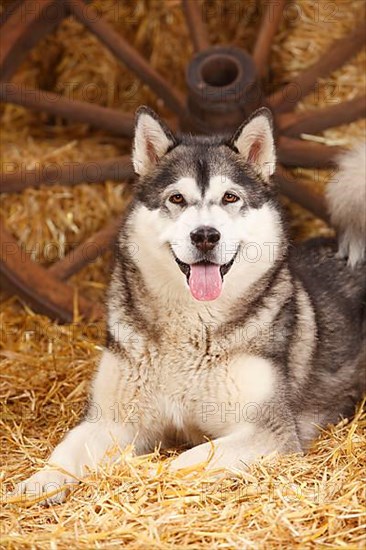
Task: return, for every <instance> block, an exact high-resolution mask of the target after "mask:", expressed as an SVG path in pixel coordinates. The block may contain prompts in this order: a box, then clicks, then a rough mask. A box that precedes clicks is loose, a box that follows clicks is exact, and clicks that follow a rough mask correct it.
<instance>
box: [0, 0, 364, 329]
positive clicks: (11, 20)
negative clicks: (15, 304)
mask: <svg viewBox="0 0 366 550" xmlns="http://www.w3.org/2000/svg"><path fill="white" fill-rule="evenodd" d="M284 6H285V0H273V1H271V2H267V7H266V12H265V14H264V16H263V20H262V23H261V27H260V30H259V33H258V37H257V40H256V43H255V45H254V48H253V51H252V54H251V55H249V53H247V52H245V51H243V50H241V49H239V48H235V47H231V46H229V47H221V46H211V45H210V41H209V37H208V33H207V30H206V27H205V24H204V22H203V18H202V14H201V12H200V7H199V3H198V2H197V1H196V0H182V7H183V9H184V13H185V17H186V20H187V25H188V28H189V33H190V37H191V40H192V43H193V46H194V50H195V52H196V53H195V56H194V57H193V59H192V61H191V63H190V64H189V65H188V68H187V84H188V90H189V92H188V97H184V96H183V95H182V93H181V92H180V91H179V90H177V89H175V88H174V86H173V84H171V83H169V82H167V81H166V80H165V79H164V78H163V77H162V76H161V75H160V74H159V73H158V72H157V71H155V70H154V69H153V68H152V67H151V66H150V64H149V63H148V62H147V61H146V60H145V59H144V58H143V57H142V56H141V55H140V54H139V53H138V52H137V51H136V50H135V49H134V48H133V47H132V46H130V44H129V43H128V42H127V41H126V40H125V39H124V38H123V37H122V36H120V35H119V34H118V33H117V32H116V31H114V30H113V28H112V27H111V26H110V25H109V24H108V23H107V22H105V21H104V20H103V18H101V17H100V16H99V14H98V13H97V12H96V11H95V9H94V8H93V7H91V6H90V5H87V4H86V3H84V1H83V0H25V1H23V2H21V1H19V0H18V1H15V2H14V3H13V4H12V6H11V8H10V10H9V12H8V13H7V15H6V16H5V18H4V21H3V25H2V33H1V53H0V67H1V74H2V77H1V81H0V99H1V100H2V101H5V102H10V103H15V104H18V105H22V106H24V107H28V108H30V109H34V110H39V111H44V112H48V113H51V114H54V115H59V116H62V117H64V118H65V119H70V120H73V121H80V122H83V123H88V124H90V125H91V126H94V127H97V128H100V129H104V130H107V131H109V132H111V133H114V134H118V135H121V136H126V137H131V136H132V132H133V116H132V115H130V114H123V113H121V112H120V111H117V110H114V109H110V108H106V107H99V106H95V105H91V104H88V103H84V102H81V101H75V100H70V99H67V98H65V97H62V96H60V95H57V94H51V93H50V92H48V91H47V93H45V92H42V90H39V89H37V90H33V89H29V88H23V87H21V86H17V85H15V84H13V83H12V82H11V77H12V75H13V73H14V72H15V70H16V68H17V67H18V65H19V63H20V62H21V60H22V59H23V58H24V56H25V55H26V53H27V52H28V51H29V50H30V49H31V48H32V47H33V46H34V45H35V44H36V43H37V42H38V41H39V40H40V39H41V38H42V37H43V36H45V35H46V34H47V33H49V32H51V31H52V30H53V29H54V28H55V27H56V26H57V25H58V24H59V23H60V22H61V21H62V20H63V18H64V17H66V16H68V15H70V14H71V15H73V16H74V17H75V18H76V19H77V20H78V21H79V22H81V23H82V24H84V25H85V26H86V27H87V28H88V29H89V30H90V31H91V32H92V33H94V34H95V35H96V36H97V37H98V38H99V39H100V41H101V42H102V43H103V44H104V45H105V46H106V47H107V48H108V49H109V50H110V51H111V52H112V53H113V54H114V55H115V56H116V57H117V58H118V60H119V61H121V62H122V63H124V64H125V65H126V66H127V67H128V68H129V69H131V70H132V71H133V72H134V73H135V74H136V75H137V76H138V77H139V78H140V79H141V80H142V81H143V82H144V83H145V84H147V85H148V86H149V87H150V88H151V90H153V91H154V92H155V93H156V94H157V95H158V96H159V97H160V98H162V100H163V101H164V104H165V105H166V107H167V108H169V109H170V110H171V111H172V113H173V114H174V118H173V119H172V120H171V123H172V125H173V126H174V127H175V128H182V129H184V130H193V131H196V132H201V133H209V132H214V131H216V132H217V131H222V130H232V129H233V128H235V127H236V126H237V125H238V124H240V123H241V122H242V120H243V118H244V117H245V116H246V115H248V114H250V112H252V111H253V110H254V109H255V108H257V107H259V106H260V105H267V106H268V107H270V108H271V109H272V111H273V113H274V116H275V124H276V130H277V147H278V156H279V161H280V165H279V167H278V170H277V180H278V183H279V186H280V189H281V191H282V192H283V193H284V194H285V195H287V196H288V197H289V198H290V199H292V200H294V201H296V202H298V203H299V204H301V205H302V206H303V207H305V208H307V209H308V210H310V211H311V212H313V213H314V214H315V215H316V216H318V217H320V218H323V219H325V220H326V219H327V214H326V210H325V205H324V201H323V199H322V197H320V196H317V195H316V193H314V192H312V191H311V190H309V188H308V187H307V186H306V184H305V183H303V182H301V181H299V180H296V181H293V180H291V178H289V177H288V176H287V175H286V173H285V170H284V168H283V167H284V166H302V167H319V168H320V167H326V166H329V165H331V164H332V163H334V158H335V156H336V155H337V154H338V153H339V152H340V148H339V147H327V146H325V145H321V144H316V143H306V142H304V141H302V140H300V139H299V136H300V134H301V133H305V132H308V133H309V132H319V131H322V130H324V129H326V128H329V127H333V126H337V125H339V124H343V123H346V122H351V121H354V120H356V119H358V118H361V117H363V116H365V105H366V102H365V97H364V96H363V97H360V98H356V99H354V100H352V101H348V102H345V103H341V104H337V105H334V106H331V107H328V108H324V109H316V110H312V111H309V112H306V113H295V112H294V109H295V107H296V105H297V103H298V102H299V101H300V100H301V99H302V98H303V97H304V96H306V95H307V94H308V93H309V92H310V91H311V90H313V89H314V87H315V86H316V84H317V81H318V79H319V78H321V77H324V76H326V75H327V74H329V73H330V72H331V71H334V70H335V69H337V68H338V67H340V66H342V65H343V64H344V63H345V62H346V61H347V60H348V59H349V58H350V57H351V56H353V55H354V54H355V53H356V52H357V51H358V50H359V49H360V48H361V47H362V46H363V45H364V43H365V38H366V28H365V26H364V24H363V23H361V24H360V26H359V27H357V28H355V29H354V30H353V32H352V33H351V34H350V35H347V36H346V37H345V38H343V39H340V40H337V41H336V42H334V43H333V44H332V46H331V47H330V48H329V50H328V51H327V52H326V53H325V54H324V55H323V57H322V58H321V59H320V60H319V61H318V62H317V63H315V64H314V65H313V66H312V67H310V68H309V69H307V70H305V71H303V72H302V73H300V74H299V75H298V76H297V77H296V78H295V79H294V80H293V81H292V82H290V83H288V84H287V85H285V86H284V87H283V88H281V89H279V90H278V91H276V92H275V93H274V94H273V95H270V96H269V97H264V95H263V93H262V89H261V80H262V79H263V77H264V76H265V75H266V74H267V70H268V61H269V56H270V51H271V47H272V43H273V39H274V36H275V34H276V32H277V29H278V27H279V24H280V22H281V18H282V14H283V9H284ZM93 166H94V167H95V166H97V168H98V169H97V171H96V170H88V163H84V164H82V165H78V167H77V168H76V169H75V170H72V171H70V170H68V169H66V166H65V167H62V166H61V167H60V169H59V170H55V167H50V169H49V170H48V169H47V167H44V168H43V169H42V170H41V169H35V170H29V171H26V172H25V173H24V172H22V174H21V176H20V174H17V173H13V174H2V177H1V191H2V192H6V193H16V192H18V191H21V190H22V189H24V188H26V187H28V186H35V187H36V186H39V185H40V184H46V185H47V184H48V185H50V184H52V183H56V182H57V183H61V184H65V185H75V184H77V183H79V182H81V181H84V182H85V181H89V182H97V181H104V180H106V179H112V180H116V181H119V180H121V179H129V178H133V171H132V167H131V164H130V160H129V157H127V156H122V157H118V158H112V159H109V160H103V161H100V162H98V163H95V162H93ZM117 229H118V220H113V221H112V222H110V223H109V224H108V225H107V226H106V227H105V228H104V229H102V230H101V231H99V232H98V233H96V234H95V235H93V236H92V237H91V238H90V239H88V241H87V242H86V243H82V244H80V245H79V246H78V247H76V249H74V250H73V251H72V253H71V254H69V255H68V256H66V257H65V258H63V259H62V260H59V261H58V262H56V263H55V264H53V265H52V266H51V267H50V268H49V269H46V268H43V267H41V266H39V265H37V264H36V263H34V262H33V261H32V260H31V259H30V257H29V256H27V255H26V254H25V253H24V252H23V251H22V250H21V249H20V247H19V246H18V244H17V243H16V241H15V239H14V238H13V237H12V236H11V235H10V234H9V233H8V231H7V230H6V228H5V226H4V222H3V221H1V224H0V235H1V257H0V269H1V274H2V276H3V277H4V278H5V279H6V281H7V283H8V284H10V286H11V287H12V289H14V290H15V292H16V293H18V294H20V295H21V296H23V297H24V298H25V299H26V300H27V301H28V302H29V303H30V304H31V305H32V306H33V308H34V309H35V310H36V311H39V312H42V313H46V314H47V315H49V316H51V317H53V318H55V319H58V320H60V321H65V322H70V321H72V320H73V318H74V314H75V299H74V298H75V296H74V292H73V289H72V287H71V286H70V285H68V284H67V283H66V282H65V280H66V279H67V278H68V277H70V276H71V275H72V274H74V273H76V272H77V271H78V270H80V269H81V268H82V267H83V266H84V265H86V264H87V263H89V262H91V261H93V260H94V259H95V258H96V257H97V256H98V255H100V254H102V253H103V252H104V251H105V250H107V249H108V248H109V247H110V245H111V243H112V241H113V238H114V236H115V235H116V232H117ZM77 304H78V311H79V312H80V314H81V315H82V316H84V317H85V318H90V317H96V316H100V315H101V314H102V309H101V308H100V307H98V306H95V305H94V304H92V303H90V302H89V301H88V300H86V299H85V298H83V297H78V300H77Z"/></svg>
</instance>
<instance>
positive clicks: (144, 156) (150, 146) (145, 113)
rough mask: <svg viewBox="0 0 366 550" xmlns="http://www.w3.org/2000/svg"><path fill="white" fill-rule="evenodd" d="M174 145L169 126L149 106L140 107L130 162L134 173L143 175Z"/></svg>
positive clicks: (137, 113)
mask: <svg viewBox="0 0 366 550" xmlns="http://www.w3.org/2000/svg"><path fill="white" fill-rule="evenodd" d="M174 145H175V138H174V136H173V134H172V132H171V131H170V130H169V128H168V127H167V126H166V124H164V122H163V121H162V120H160V118H159V117H158V115H157V114H156V113H155V112H154V111H153V110H152V109H149V107H145V106H143V107H140V108H139V109H138V110H137V112H136V124H135V138H134V142H133V150H132V163H133V167H134V169H135V172H136V174H138V175H139V176H144V175H145V174H147V173H148V172H150V170H152V169H153V168H154V167H155V166H156V165H157V164H158V162H159V161H160V159H161V158H162V157H163V156H164V155H165V154H166V153H167V152H168V150H169V149H171V148H172V147H173V146H174Z"/></svg>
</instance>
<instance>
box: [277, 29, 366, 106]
mask: <svg viewBox="0 0 366 550" xmlns="http://www.w3.org/2000/svg"><path fill="white" fill-rule="evenodd" d="M365 41H366V25H365V24H364V23H362V24H361V25H359V26H358V27H357V28H356V29H355V30H354V32H353V33H352V34H351V35H348V36H345V37H344V38H341V39H340V40H337V41H336V42H334V43H333V44H332V46H331V47H330V48H329V49H328V51H327V52H326V53H325V54H324V55H323V56H322V57H321V58H320V59H319V61H318V62H317V63H315V64H314V65H312V66H311V67H310V68H309V69H306V70H305V71H303V72H302V73H300V74H299V75H298V76H297V77H296V78H295V79H294V80H293V81H292V82H289V83H288V84H287V85H286V86H284V87H283V88H281V89H280V90H278V91H277V92H275V93H274V94H273V95H271V96H270V97H269V98H267V102H268V105H269V106H270V107H271V108H272V109H274V110H275V111H276V112H283V111H289V110H291V109H294V108H295V106H296V104H297V103H298V102H299V101H300V100H301V99H302V98H303V97H305V96H306V95H307V94H308V93H309V92H311V90H313V89H314V88H315V86H316V84H317V81H318V79H319V78H321V77H324V76H326V75H328V74H329V73H331V72H332V71H334V70H335V69H338V68H339V67H341V66H342V65H343V64H344V63H345V62H346V61H347V60H348V59H349V58H350V57H352V56H353V55H354V54H356V53H357V52H358V50H360V49H361V47H362V46H363V45H364V44H365Z"/></svg>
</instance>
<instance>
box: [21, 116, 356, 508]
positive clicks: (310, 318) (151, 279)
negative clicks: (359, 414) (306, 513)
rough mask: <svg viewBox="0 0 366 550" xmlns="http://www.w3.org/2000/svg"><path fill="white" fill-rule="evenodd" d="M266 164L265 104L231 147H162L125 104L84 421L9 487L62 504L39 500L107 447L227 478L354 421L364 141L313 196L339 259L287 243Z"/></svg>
mask: <svg viewBox="0 0 366 550" xmlns="http://www.w3.org/2000/svg"><path fill="white" fill-rule="evenodd" d="M275 163H276V154H275V145H274V138H273V132H272V117H271V113H270V112H269V111H268V110H267V109H264V108H263V109H260V110H259V111H256V112H255V113H254V114H253V115H252V116H251V117H250V119H249V120H247V121H246V122H245V123H244V124H243V125H242V126H241V127H240V128H239V129H238V131H237V132H236V133H235V134H234V136H232V137H231V138H230V139H227V138H224V137H192V136H175V135H173V133H172V132H171V131H170V130H169V129H168V128H167V127H166V125H165V124H164V123H163V122H162V121H161V120H160V119H159V118H158V116H157V115H156V114H155V113H154V112H153V111H151V110H150V109H148V108H146V107H142V108H140V109H139V111H138V113H137V118H136V131H135V141H134V147H133V164H134V167H135V171H136V172H137V174H138V175H139V176H140V177H139V181H138V183H137V184H136V189H135V197H134V201H133V203H132V205H131V207H130V209H129V212H128V214H127V216H126V218H125V220H124V222H123V224H122V227H121V230H120V233H119V237H118V242H117V243H116V260H115V265H114V269H113V273H112V278H111V283H110V287H109V292H108V299H107V305H108V341H107V344H106V348H105V351H104V352H103V355H102V357H101V361H100V365H99V369H98V372H97V374H96V376H95V378H94V382H93V384H92V390H91V399H90V407H93V414H92V419H91V417H88V415H87V416H86V419H85V420H83V421H82V422H81V423H80V424H79V425H78V426H76V427H75V428H74V429H73V430H71V431H70V432H69V433H68V434H67V436H66V437H65V439H64V440H63V441H62V442H61V443H60V444H59V445H58V446H57V447H56V449H55V450H54V452H53V453H52V455H51V457H50V459H49V464H50V466H48V467H46V468H44V469H43V470H41V471H40V472H38V473H36V474H35V475H34V476H32V477H31V478H30V479H29V480H28V481H26V482H24V483H21V484H20V486H19V488H18V491H20V492H24V493H29V492H31V493H34V492H39V491H41V492H44V493H45V500H46V501H47V500H48V502H57V501H60V500H62V498H63V497H64V495H65V492H66V491H65V488H63V489H62V490H61V491H60V492H59V493H58V494H57V495H56V496H50V497H48V498H47V492H49V491H51V490H54V489H55V488H57V487H61V486H63V485H66V484H72V483H75V481H76V479H75V478H80V476H82V475H83V474H84V473H85V470H84V468H85V467H86V466H87V467H89V468H90V467H92V468H94V467H96V466H97V464H98V462H99V461H101V460H102V459H103V457H104V455H105V453H106V450H107V449H108V448H109V447H111V446H112V445H114V444H115V443H117V444H119V445H120V446H121V447H124V446H126V445H127V444H130V443H132V442H133V443H134V445H135V448H136V452H137V453H145V452H147V451H151V450H153V449H154V447H155V446H156V445H161V446H162V447H166V446H171V445H174V444H177V443H179V444H180V443H186V444H187V445H189V446H190V449H189V450H187V451H185V452H183V453H182V454H181V455H180V456H178V458H176V459H175V461H173V462H172V466H171V467H172V468H175V469H178V468H184V467H188V466H194V465H195V464H198V463H201V462H205V461H207V459H208V458H209V457H210V458H211V459H210V460H209V461H207V468H218V467H220V468H222V467H223V468H231V469H233V468H234V469H235V468H241V467H245V466H246V465H248V464H250V463H251V462H252V461H254V460H256V459H257V458H258V457H261V456H263V455H268V454H272V453H298V452H302V451H304V450H306V448H307V446H308V445H309V443H310V442H311V441H312V440H313V438H314V436H315V435H316V433H317V427H316V426H319V425H320V426H324V425H326V424H327V423H332V422H336V421H337V420H338V419H339V418H340V417H341V416H345V415H350V414H352V412H353V410H354V407H355V404H356V403H357V401H358V400H359V399H360V398H361V397H362V395H363V392H364V391H365V388H366V383H365V336H366V303H365V302H366V280H365V232H366V190H365V172H366V167H365V163H366V154H365V144H361V145H358V146H356V147H355V148H354V150H352V151H350V152H349V153H346V154H345V155H344V156H343V157H341V158H340V159H339V166H340V170H339V172H338V173H337V175H336V177H334V178H333V180H332V181H331V183H330V185H329V187H328V190H327V199H328V206H329V213H330V217H331V219H332V221H333V223H334V225H335V227H336V228H337V230H338V237H339V243H340V246H339V249H338V250H337V247H336V243H335V242H333V241H332V240H326V239H314V240H311V241H308V242H306V243H304V244H303V245H301V246H298V247H295V246H293V245H289V242H288V238H287V234H286V228H285V223H284V220H283V215H282V210H281V208H280V206H279V204H278V200H277V192H276V187H275V183H274V182H273V181H272V179H273V178H272V176H273V173H274V171H275ZM95 411H99V414H98V415H97V416H98V417H97V418H96V415H95ZM208 440H211V441H212V442H211V441H208ZM212 448H214V449H215V451H214V454H213V455H212V452H211V451H212ZM51 465H53V466H55V467H56V468H51ZM66 486H67V485H66Z"/></svg>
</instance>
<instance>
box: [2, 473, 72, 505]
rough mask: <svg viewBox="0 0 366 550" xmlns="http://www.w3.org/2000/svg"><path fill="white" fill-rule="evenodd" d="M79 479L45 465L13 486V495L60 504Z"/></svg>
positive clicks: (43, 502)
mask: <svg viewBox="0 0 366 550" xmlns="http://www.w3.org/2000/svg"><path fill="white" fill-rule="evenodd" d="M78 483H79V480H78V479H77V478H75V477H74V476H72V475H71V474H69V473H67V472H66V471H65V472H63V471H60V470H56V469H52V468H51V467H45V468H43V470H40V471H39V472H36V473H35V474H34V475H32V476H31V477H30V478H28V479H27V480H25V481H21V482H20V483H18V485H17V486H16V488H15V491H14V493H13V495H14V496H16V497H19V498H20V499H23V498H24V500H25V501H28V502H34V503H36V502H38V503H40V504H60V503H61V502H63V501H64V500H65V498H66V496H67V495H68V494H69V492H70V490H71V489H72V488H73V487H75V485H77V484H78Z"/></svg>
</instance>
